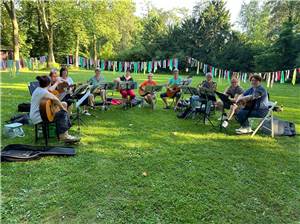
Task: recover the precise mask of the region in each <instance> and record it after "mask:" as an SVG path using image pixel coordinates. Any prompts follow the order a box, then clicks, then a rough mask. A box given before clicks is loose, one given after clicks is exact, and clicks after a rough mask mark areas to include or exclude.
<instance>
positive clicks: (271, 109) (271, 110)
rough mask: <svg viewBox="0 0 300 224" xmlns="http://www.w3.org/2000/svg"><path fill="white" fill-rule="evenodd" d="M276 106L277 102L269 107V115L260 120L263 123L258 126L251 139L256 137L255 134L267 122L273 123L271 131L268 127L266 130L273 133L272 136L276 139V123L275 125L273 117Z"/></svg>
mask: <svg viewBox="0 0 300 224" xmlns="http://www.w3.org/2000/svg"><path fill="white" fill-rule="evenodd" d="M276 105H277V101H275V102H274V103H273V104H272V106H270V107H269V111H268V113H267V115H266V116H265V117H263V118H259V119H260V120H261V121H260V123H259V124H258V126H257V127H256V129H255V130H254V131H253V133H252V135H251V137H253V136H255V134H256V133H257V131H258V130H259V129H260V128H261V127H262V125H263V124H264V122H265V121H271V129H269V128H267V127H264V128H265V129H267V130H269V131H271V136H272V138H274V123H273V120H274V116H273V111H274V108H275V106H276ZM250 119H256V118H253V117H251V118H250Z"/></svg>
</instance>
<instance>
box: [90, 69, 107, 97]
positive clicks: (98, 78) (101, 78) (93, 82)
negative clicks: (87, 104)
mask: <svg viewBox="0 0 300 224" xmlns="http://www.w3.org/2000/svg"><path fill="white" fill-rule="evenodd" d="M103 82H105V78H104V76H103V75H102V74H101V70H100V68H99V67H97V68H96V69H95V75H94V76H93V77H92V78H90V80H89V81H88V83H89V84H90V85H91V86H92V90H91V92H92V93H93V95H94V98H95V97H96V96H97V95H100V97H101V99H102V101H103V102H104V101H106V91H105V89H99V88H96V87H97V86H98V85H99V84H100V83H103Z"/></svg>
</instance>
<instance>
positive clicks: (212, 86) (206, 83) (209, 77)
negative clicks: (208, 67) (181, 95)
mask: <svg viewBox="0 0 300 224" xmlns="http://www.w3.org/2000/svg"><path fill="white" fill-rule="evenodd" d="M198 88H206V89H209V90H211V91H216V90H217V83H216V82H214V81H213V79H212V74H211V73H210V72H209V73H206V80H204V81H203V82H202V83H201V84H199V86H198Z"/></svg>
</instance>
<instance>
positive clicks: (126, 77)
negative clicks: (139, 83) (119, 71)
mask: <svg viewBox="0 0 300 224" xmlns="http://www.w3.org/2000/svg"><path fill="white" fill-rule="evenodd" d="M115 81H116V82H117V83H119V84H120V82H133V78H132V77H131V73H130V69H127V71H126V74H125V75H123V76H121V77H119V78H117V79H116V80H115ZM119 91H120V93H121V95H122V99H123V104H124V105H126V104H127V103H129V102H131V101H132V100H133V99H134V98H135V93H134V91H133V89H122V88H119ZM128 96H129V98H130V99H129V100H128Z"/></svg>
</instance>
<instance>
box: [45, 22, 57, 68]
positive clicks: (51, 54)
mask: <svg viewBox="0 0 300 224" xmlns="http://www.w3.org/2000/svg"><path fill="white" fill-rule="evenodd" d="M47 37H48V62H47V66H48V67H51V66H52V65H53V63H55V58H54V52H53V42H54V40H53V27H52V26H50V27H49V31H48V35H47Z"/></svg>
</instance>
